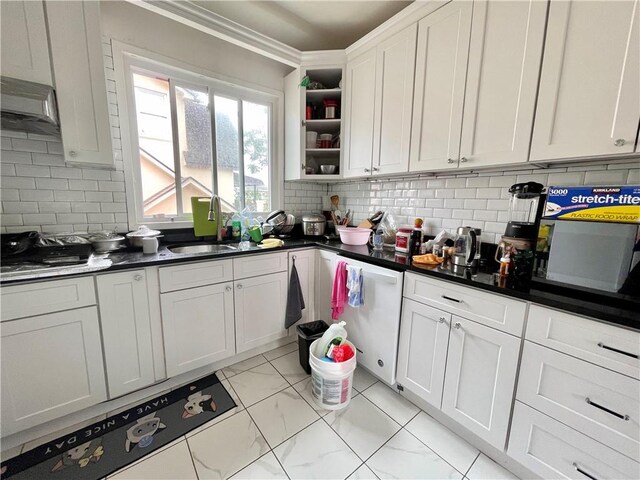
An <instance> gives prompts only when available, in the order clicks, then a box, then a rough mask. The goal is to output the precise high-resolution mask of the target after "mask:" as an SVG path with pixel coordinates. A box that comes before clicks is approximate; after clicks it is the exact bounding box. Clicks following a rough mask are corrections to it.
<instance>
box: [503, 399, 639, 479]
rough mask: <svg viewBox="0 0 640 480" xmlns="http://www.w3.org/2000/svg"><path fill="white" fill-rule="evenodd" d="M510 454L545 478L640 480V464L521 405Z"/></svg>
mask: <svg viewBox="0 0 640 480" xmlns="http://www.w3.org/2000/svg"><path fill="white" fill-rule="evenodd" d="M507 453H508V455H509V456H510V457H512V458H513V459H514V460H516V461H517V462H519V463H521V464H522V465H524V466H525V467H527V468H528V469H529V470H531V471H532V472H534V473H536V474H538V475H540V477H542V478H576V479H581V480H584V479H588V478H591V479H596V480H604V479H607V478H611V479H614V478H615V479H622V478H628V479H637V478H640V464H638V463H637V462H634V461H633V460H631V459H630V458H627V457H625V456H624V455H622V454H621V453H618V452H616V451H615V450H612V449H611V448H609V447H607V446H605V445H603V444H602V443H599V442H597V441H595V440H593V439H592V438H589V437H587V436H586V435H583V434H582V433H580V432H577V431H575V430H573V429H572V428H569V427H567V426H566V425H563V424H562V423H560V422H558V421H556V420H554V419H552V418H551V417H547V416H546V415H544V414H543V413H540V412H538V411H537V410H534V409H532V408H530V407H528V406H526V405H524V404H522V403H520V402H516V404H515V408H514V413H513V422H512V424H511V437H510V439H509V449H508V451H507Z"/></svg>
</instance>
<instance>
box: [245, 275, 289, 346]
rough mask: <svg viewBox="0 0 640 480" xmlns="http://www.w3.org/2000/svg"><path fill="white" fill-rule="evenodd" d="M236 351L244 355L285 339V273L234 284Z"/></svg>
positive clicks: (252, 278)
mask: <svg viewBox="0 0 640 480" xmlns="http://www.w3.org/2000/svg"><path fill="white" fill-rule="evenodd" d="M233 283H234V287H235V288H234V290H235V319H236V351H237V353H242V352H246V351H247V350H251V349H252V348H255V347H259V346H261V345H264V344H265V343H269V342H271V341H273V340H277V339H279V338H282V337H286V336H287V329H286V328H284V316H285V309H286V305H287V287H288V283H289V282H288V275H287V272H280V273H273V274H271V275H262V276H259V277H251V278H245V279H242V280H236V281H235V282H233Z"/></svg>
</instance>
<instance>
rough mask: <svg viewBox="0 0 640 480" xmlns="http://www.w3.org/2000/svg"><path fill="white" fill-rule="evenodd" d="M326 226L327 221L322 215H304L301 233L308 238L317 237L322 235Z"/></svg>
mask: <svg viewBox="0 0 640 480" xmlns="http://www.w3.org/2000/svg"><path fill="white" fill-rule="evenodd" d="M326 226H327V220H326V219H325V218H324V215H316V214H312V215H304V216H303V217H302V233H303V235H307V236H310V237H319V236H321V235H324V229H325V227H326Z"/></svg>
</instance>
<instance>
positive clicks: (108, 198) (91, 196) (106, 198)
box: [84, 192, 116, 202]
mask: <svg viewBox="0 0 640 480" xmlns="http://www.w3.org/2000/svg"><path fill="white" fill-rule="evenodd" d="M115 193H116V192H114V193H111V192H84V199H85V200H86V201H87V202H112V201H113V195H114V194H115Z"/></svg>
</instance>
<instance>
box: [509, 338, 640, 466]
mask: <svg viewBox="0 0 640 480" xmlns="http://www.w3.org/2000/svg"><path fill="white" fill-rule="evenodd" d="M517 398H518V400H520V401H521V402H523V403H526V404H527V405H529V406H531V407H533V408H535V409H536V410H540V411H541V412H543V413H546V414H548V415H550V416H551V417H553V418H555V419H557V420H559V421H561V422H562V423H564V424H566V425H568V426H570V427H572V428H575V429H576V430H578V431H580V432H582V433H584V434H586V435H588V436H590V437H592V438H595V439H598V440H599V441H601V442H603V443H605V444H607V445H608V446H610V447H611V448H613V449H614V450H617V451H619V452H621V453H623V454H625V455H627V456H629V457H631V458H633V459H635V460H636V461H640V458H639V454H638V452H639V451H640V443H639V440H640V427H639V423H638V416H639V412H640V382H638V381H637V380H635V379H633V378H629V377H627V376H625V375H620V374H619V373H615V372H612V371H611V370H607V369H605V368H601V367H598V366H596V365H592V364H590V363H587V362H584V361H582V360H578V359H576V358H573V357H570V356H569V355H564V354H562V353H558V352H556V351H554V350H551V349H548V348H545V347H541V346H540V345H536V344H535V343H531V342H525V347H524V353H523V355H522V364H521V365H520V380H519V383H518V393H517Z"/></svg>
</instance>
